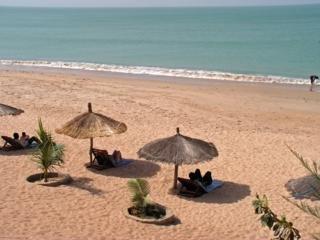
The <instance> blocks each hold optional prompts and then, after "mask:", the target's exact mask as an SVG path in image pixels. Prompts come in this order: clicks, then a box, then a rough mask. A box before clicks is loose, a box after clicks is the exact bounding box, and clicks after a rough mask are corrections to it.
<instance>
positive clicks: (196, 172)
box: [194, 168, 202, 182]
mask: <svg viewBox="0 0 320 240" xmlns="http://www.w3.org/2000/svg"><path fill="white" fill-rule="evenodd" d="M194 175H195V178H196V180H198V181H200V182H202V175H201V171H200V169H198V168H197V169H196V171H195V172H194Z"/></svg>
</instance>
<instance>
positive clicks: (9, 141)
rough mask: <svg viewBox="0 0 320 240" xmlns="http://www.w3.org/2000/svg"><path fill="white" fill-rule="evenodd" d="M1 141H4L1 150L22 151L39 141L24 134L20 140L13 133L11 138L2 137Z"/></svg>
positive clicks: (16, 134) (17, 135)
mask: <svg viewBox="0 0 320 240" xmlns="http://www.w3.org/2000/svg"><path fill="white" fill-rule="evenodd" d="M2 139H3V140H4V141H5V143H4V145H3V147H2V149H5V148H7V149H12V150H14V149H23V148H27V147H30V146H31V145H32V144H33V143H34V142H36V143H38V144H39V143H40V140H39V139H38V138H37V137H31V138H29V137H28V135H26V134H25V133H23V134H22V136H21V138H19V134H18V133H16V132H15V133H13V138H11V137H7V136H2Z"/></svg>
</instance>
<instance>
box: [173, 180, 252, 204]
mask: <svg viewBox="0 0 320 240" xmlns="http://www.w3.org/2000/svg"><path fill="white" fill-rule="evenodd" d="M250 194H251V190H250V186H249V185H246V184H240V183H234V182H223V185H222V187H220V188H218V189H215V190H214V191H213V192H210V193H206V194H204V195H202V196H201V197H198V198H187V197H183V196H180V195H178V196H179V197H180V198H183V199H185V200H188V201H193V202H202V203H227V204H231V203H235V202H238V201H240V200H242V199H244V198H246V197H247V196H250Z"/></svg>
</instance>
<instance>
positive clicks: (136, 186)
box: [128, 178, 166, 218]
mask: <svg viewBox="0 0 320 240" xmlns="http://www.w3.org/2000/svg"><path fill="white" fill-rule="evenodd" d="M128 188H129V191H130V192H131V195H132V196H131V202H132V205H133V208H130V211H129V213H130V214H131V215H136V216H138V217H153V218H161V217H163V216H165V215H166V211H165V209H164V208H163V207H161V206H160V205H159V204H157V203H155V202H153V201H152V200H151V199H150V198H149V194H150V185H149V183H148V181H147V180H144V179H141V178H136V179H130V180H129V181H128Z"/></svg>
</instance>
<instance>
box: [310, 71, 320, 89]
mask: <svg viewBox="0 0 320 240" xmlns="http://www.w3.org/2000/svg"><path fill="white" fill-rule="evenodd" d="M316 79H319V77H318V76H316V75H311V76H310V83H311V86H310V92H312V91H313V88H314V83H315V81H316Z"/></svg>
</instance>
